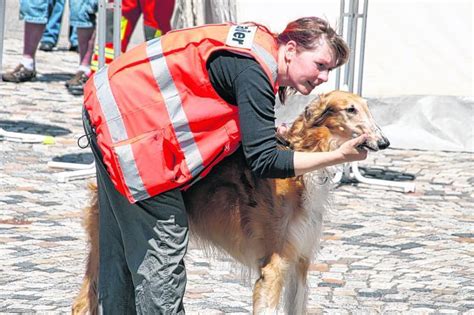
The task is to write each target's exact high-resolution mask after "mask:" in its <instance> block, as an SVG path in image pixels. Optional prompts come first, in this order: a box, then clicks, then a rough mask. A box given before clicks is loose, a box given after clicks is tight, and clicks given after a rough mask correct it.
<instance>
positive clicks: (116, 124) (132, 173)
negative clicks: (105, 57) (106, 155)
mask: <svg viewBox="0 0 474 315" xmlns="http://www.w3.org/2000/svg"><path fill="white" fill-rule="evenodd" d="M108 68H109V67H108V66H105V67H103V68H101V69H100V70H99V71H98V72H97V73H96V74H95V76H94V85H95V88H96V91H97V98H98V100H99V104H100V107H101V109H102V112H103V113H104V116H105V122H106V124H107V128H108V129H109V132H110V135H111V137H112V142H113V143H114V144H115V143H117V142H120V141H123V140H126V139H128V135H127V130H126V129H125V124H124V123H123V120H122V116H121V114H120V110H119V108H118V106H117V102H116V101H115V98H114V95H113V94H112V91H111V89H110V84H109V78H108V75H107V70H108ZM114 150H115V152H116V153H117V156H118V159H119V164H120V168H121V169H122V172H123V177H124V180H125V183H126V184H127V187H128V189H129V190H130V194H131V195H132V196H133V198H135V200H142V199H145V198H148V197H150V196H149V195H148V193H147V191H146V189H145V185H144V184H143V181H142V178H141V177H140V174H139V172H138V167H137V164H136V163H135V158H134V156H133V151H132V147H131V145H122V146H117V147H115V148H114Z"/></svg>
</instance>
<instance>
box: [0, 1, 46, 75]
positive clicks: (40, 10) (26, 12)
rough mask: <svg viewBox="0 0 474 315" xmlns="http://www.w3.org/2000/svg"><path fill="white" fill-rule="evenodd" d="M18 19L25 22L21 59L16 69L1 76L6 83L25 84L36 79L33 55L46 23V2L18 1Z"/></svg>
mask: <svg viewBox="0 0 474 315" xmlns="http://www.w3.org/2000/svg"><path fill="white" fill-rule="evenodd" d="M20 19H23V20H24V21H25V30H24V34H23V57H22V59H21V61H20V63H19V64H18V65H17V66H16V68H15V69H14V70H12V71H10V72H6V73H4V74H3V75H2V79H3V81H6V82H14V83H19V82H26V81H31V80H33V79H34V78H35V77H36V62H35V55H36V49H37V48H38V44H39V42H40V40H41V36H42V35H43V31H44V28H45V25H46V23H47V22H48V1H42V2H38V1H31V0H21V1H20Z"/></svg>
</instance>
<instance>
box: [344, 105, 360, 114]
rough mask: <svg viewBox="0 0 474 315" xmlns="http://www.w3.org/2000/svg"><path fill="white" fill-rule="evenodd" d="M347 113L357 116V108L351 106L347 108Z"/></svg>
mask: <svg viewBox="0 0 474 315" xmlns="http://www.w3.org/2000/svg"><path fill="white" fill-rule="evenodd" d="M346 112H348V113H351V114H355V113H357V109H356V108H355V106H354V105H351V106H349V107H347V108H346Z"/></svg>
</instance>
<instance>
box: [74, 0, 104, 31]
mask: <svg viewBox="0 0 474 315" xmlns="http://www.w3.org/2000/svg"><path fill="white" fill-rule="evenodd" d="M97 8H98V0H69V10H70V12H71V14H70V17H69V24H70V25H71V26H73V27H79V28H92V27H95V14H96V12H97Z"/></svg>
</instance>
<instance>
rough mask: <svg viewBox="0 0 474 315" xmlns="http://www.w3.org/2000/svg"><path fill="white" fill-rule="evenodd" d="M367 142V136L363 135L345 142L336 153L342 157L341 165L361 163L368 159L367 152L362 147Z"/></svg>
mask: <svg viewBox="0 0 474 315" xmlns="http://www.w3.org/2000/svg"><path fill="white" fill-rule="evenodd" d="M366 140H367V135H365V134H363V135H360V136H358V137H357V138H354V139H351V140H348V141H346V142H344V143H343V144H342V145H341V146H340V147H339V148H338V149H337V150H336V152H337V153H339V154H340V155H341V163H347V162H354V161H361V160H365V159H366V158H367V150H364V149H363V148H361V145H362V144H364V142H365V141H366Z"/></svg>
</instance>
